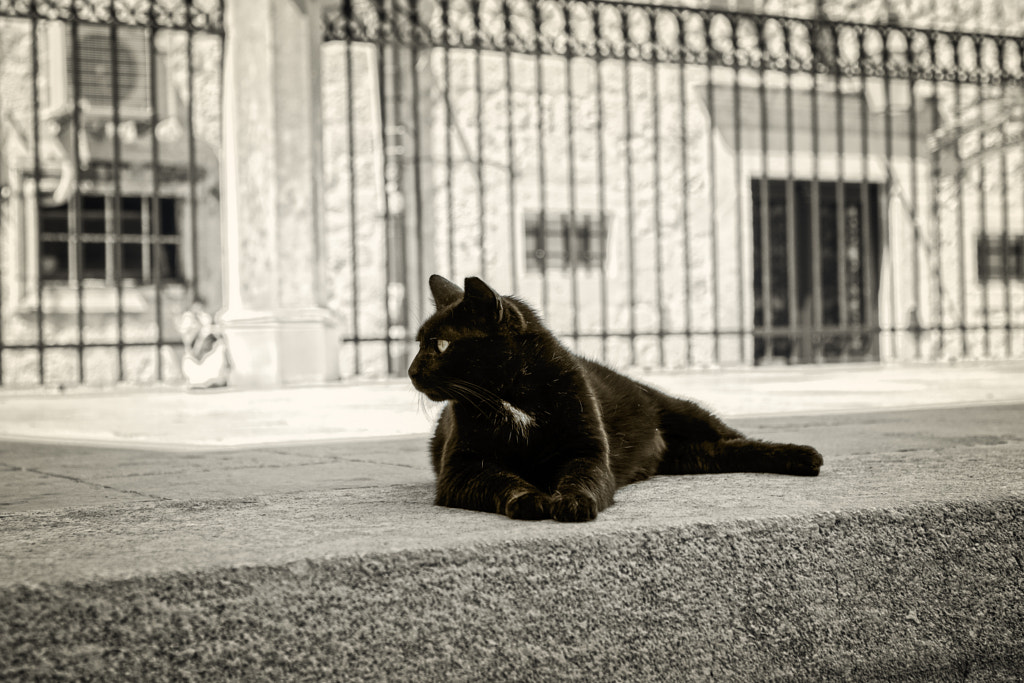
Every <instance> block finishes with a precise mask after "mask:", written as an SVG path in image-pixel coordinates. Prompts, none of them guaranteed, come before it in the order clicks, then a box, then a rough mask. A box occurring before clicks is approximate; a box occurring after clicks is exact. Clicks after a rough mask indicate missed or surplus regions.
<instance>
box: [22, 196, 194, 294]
mask: <svg viewBox="0 0 1024 683" xmlns="http://www.w3.org/2000/svg"><path fill="white" fill-rule="evenodd" d="M155 201H156V205H155V207H154V205H153V202H154V200H153V199H152V198H150V197H121V198H120V211H118V210H117V209H118V206H117V203H116V200H115V198H114V197H110V196H99V195H82V197H81V201H80V202H78V207H79V208H78V211H77V213H78V214H79V215H80V217H77V216H76V211H74V210H72V208H71V206H69V205H68V204H60V205H56V206H43V207H41V208H40V214H39V224H40V232H39V241H40V245H39V246H40V248H39V254H40V263H39V269H40V275H41V276H42V278H43V279H44V280H50V281H54V280H56V281H60V280H64V281H68V282H76V281H78V280H83V279H94V280H103V281H104V282H107V283H108V284H115V283H117V282H119V281H120V282H134V283H138V284H144V283H152V282H154V281H155V280H156V278H157V277H158V276H159V278H160V279H163V280H177V279H180V278H181V276H182V273H181V263H180V258H179V256H180V254H179V251H180V248H181V237H180V235H179V232H178V219H177V200H175V199H170V198H158V199H156V200H155ZM73 205H74V203H73V204H72V206H73ZM154 208H155V209H156V211H155V212H154V210H153V209H154ZM79 226H80V229H79Z"/></svg>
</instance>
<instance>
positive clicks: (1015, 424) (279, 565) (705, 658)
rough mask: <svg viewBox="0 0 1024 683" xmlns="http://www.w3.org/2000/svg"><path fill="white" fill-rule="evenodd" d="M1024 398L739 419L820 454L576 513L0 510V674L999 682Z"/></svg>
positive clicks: (294, 504) (1005, 663)
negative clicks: (579, 516) (780, 472)
mask: <svg viewBox="0 0 1024 683" xmlns="http://www.w3.org/2000/svg"><path fill="white" fill-rule="evenodd" d="M1022 415H1024V407H1022V406H1020V405H1005V406H987V407H980V408H969V407H960V408H945V409H930V410H918V411H914V410H910V411H902V412H899V413H869V414H859V415H818V416H812V417H798V416H786V417H780V418H771V419H768V418H759V419H748V420H737V421H736V424H737V426H739V427H740V428H742V429H744V430H745V431H747V432H748V433H750V434H751V435H754V436H758V437H762V438H770V439H783V438H785V439H791V440H794V441H801V442H806V443H812V444H814V445H816V446H818V447H819V448H820V449H821V450H822V452H823V453H824V454H825V458H826V465H825V468H824V469H823V470H822V473H821V476H819V477H817V478H813V479H806V478H795V477H784V476H777V475H764V474H728V475H714V476H693V477H656V478H654V479H652V480H650V481H647V482H641V483H639V484H635V485H632V486H629V487H626V488H625V489H623V490H622V491H620V492H619V494H618V496H617V502H616V504H615V505H614V506H613V507H612V508H610V509H608V510H606V511H605V512H603V513H602V514H601V516H600V517H599V518H598V520H597V521H595V522H592V523H588V524H584V525H561V524H557V523H555V522H551V521H546V522H538V523H529V522H516V521H512V520H509V519H506V518H503V517H500V516H497V515H491V514H483V513H474V512H467V511H461V510H450V509H445V508H438V507H435V506H433V505H432V504H431V492H432V486H431V482H430V480H429V475H428V476H424V477H422V479H420V480H416V481H413V482H412V483H404V484H393V485H379V484H374V485H369V486H364V487H348V488H337V487H334V488H327V489H316V488H315V487H311V488H309V490H304V491H301V492H297V493H290V492H271V493H263V494H259V495H234V496H217V495H213V494H210V495H206V496H200V497H194V498H186V497H183V496H182V497H178V498H177V499H168V498H166V497H165V498H164V499H154V500H150V501H143V502H127V503H121V502H119V503H115V504H106V505H91V506H89V505H84V506H76V507H64V508H53V507H51V508H48V509H36V510H26V511H23V512H11V513H3V514H2V515H0V614H2V615H3V616H2V618H0V653H3V657H2V658H0V679H3V680H35V679H43V680H46V679H58V678H65V679H66V678H72V679H80V678H90V677H92V678H103V679H110V678H118V679H131V680H163V679H175V680H180V679H201V680H221V679H224V680H286V679H304V680H329V679H335V680H403V681H404V680H466V681H476V680H531V681H532V680H587V681H591V680H609V681H621V680H683V681H688V680H693V681H702V680H735V681H749V680H892V681H897V680H900V681H903V680H918V681H935V680H956V681H964V680H971V681H982V680H985V681H987V680H1006V681H1011V680H1020V676H1021V672H1024V645H1022V643H1024V607H1022V606H1024V551H1022V550H1021V549H1022V548H1024V420H1021V419H1020V418H1021V416H1022ZM396 443H398V442H396ZM324 447H327V446H326V445H324ZM364 447H365V448H367V449H368V450H370V451H372V452H380V450H381V444H379V443H377V444H376V445H374V446H373V447H372V448H371V447H370V445H369V442H367V444H365V445H364ZM339 448H341V447H339ZM351 448H358V445H356V446H353V444H352V443H349V444H347V445H346V446H345V447H344V448H341V450H342V451H344V452H346V453H349V454H351V452H352V451H351V450H345V449H351ZM384 450H388V449H387V448H385V449H384ZM399 450H400V449H399ZM193 455H197V454H195V453H194V454H193ZM200 460H201V458H200ZM209 472H210V476H213V477H223V476H225V475H224V473H223V472H219V471H217V470H210V471H209ZM417 476H419V475H417Z"/></svg>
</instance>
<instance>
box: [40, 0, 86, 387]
mask: <svg viewBox="0 0 1024 683" xmlns="http://www.w3.org/2000/svg"><path fill="white" fill-rule="evenodd" d="M75 12H77V8H76V9H75ZM77 19H78V17H77V15H76V14H75V13H73V15H72V22H71V25H70V28H71V65H72V66H71V69H72V73H73V76H72V78H71V82H72V98H73V100H72V115H71V147H72V150H73V151H72V155H71V157H72V161H73V163H74V166H75V171H74V173H75V182H74V193H73V194H72V196H71V200H72V201H71V205H70V207H69V208H70V211H69V216H70V218H71V225H69V226H68V227H69V233H71V239H70V243H71V245H72V246H73V247H74V257H73V259H70V260H69V265H70V264H71V263H73V264H74V281H75V286H76V292H77V301H76V311H75V313H76V318H75V322H76V324H77V327H78V381H79V383H80V384H85V339H84V336H85V332H84V330H85V307H84V301H83V298H84V292H83V287H82V283H83V280H84V273H83V272H82V271H83V270H84V254H83V252H84V249H85V247H84V244H83V241H82V184H81V175H80V174H81V170H82V163H81V158H80V151H79V150H80V146H81V139H80V138H81V135H82V120H81V115H82V107H81V101H80V100H81V92H82V80H81V79H82V76H81V68H80V66H81V62H80V60H81V53H80V43H79V36H78V21H77ZM71 279H72V278H71V277H70V273H69V278H68V280H69V281H70V280H71ZM41 310H42V301H40V311H41Z"/></svg>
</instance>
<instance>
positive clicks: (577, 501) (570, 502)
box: [551, 491, 598, 522]
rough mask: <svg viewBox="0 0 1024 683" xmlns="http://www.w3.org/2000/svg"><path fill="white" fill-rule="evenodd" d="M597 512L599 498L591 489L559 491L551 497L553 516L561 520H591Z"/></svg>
mask: <svg viewBox="0 0 1024 683" xmlns="http://www.w3.org/2000/svg"><path fill="white" fill-rule="evenodd" d="M597 513H598V506H597V498H595V497H594V495H593V494H592V493H590V492H589V491H571V492H565V493H563V492H561V491H558V492H556V493H555V495H554V496H552V497H551V516H552V517H553V518H554V519H555V520H557V521H559V522H589V521H590V520H592V519H595V518H596V517H597Z"/></svg>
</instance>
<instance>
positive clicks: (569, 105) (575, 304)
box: [563, 5, 580, 350]
mask: <svg viewBox="0 0 1024 683" xmlns="http://www.w3.org/2000/svg"><path fill="white" fill-rule="evenodd" d="M563 16H564V19H565V27H566V34H567V38H568V45H567V47H566V50H565V98H566V106H565V120H566V141H567V143H568V150H567V153H568V157H569V159H568V182H569V222H568V226H567V227H568V245H567V246H568V250H569V278H570V280H569V300H570V302H571V304H570V308H571V309H572V339H573V348H574V349H576V350H578V349H579V333H580V305H579V278H578V275H579V273H578V263H577V259H578V258H579V241H578V239H577V234H576V227H577V226H576V220H577V212H578V202H579V198H578V197H577V190H578V188H577V186H576V146H575V140H574V137H575V136H574V135H573V133H574V131H575V126H574V125H573V101H572V100H573V97H574V95H575V91H574V89H573V78H572V58H573V47H572V46H573V37H574V36H573V33H572V16H571V14H570V12H569V6H568V5H566V6H565V13H564V15H563Z"/></svg>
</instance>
